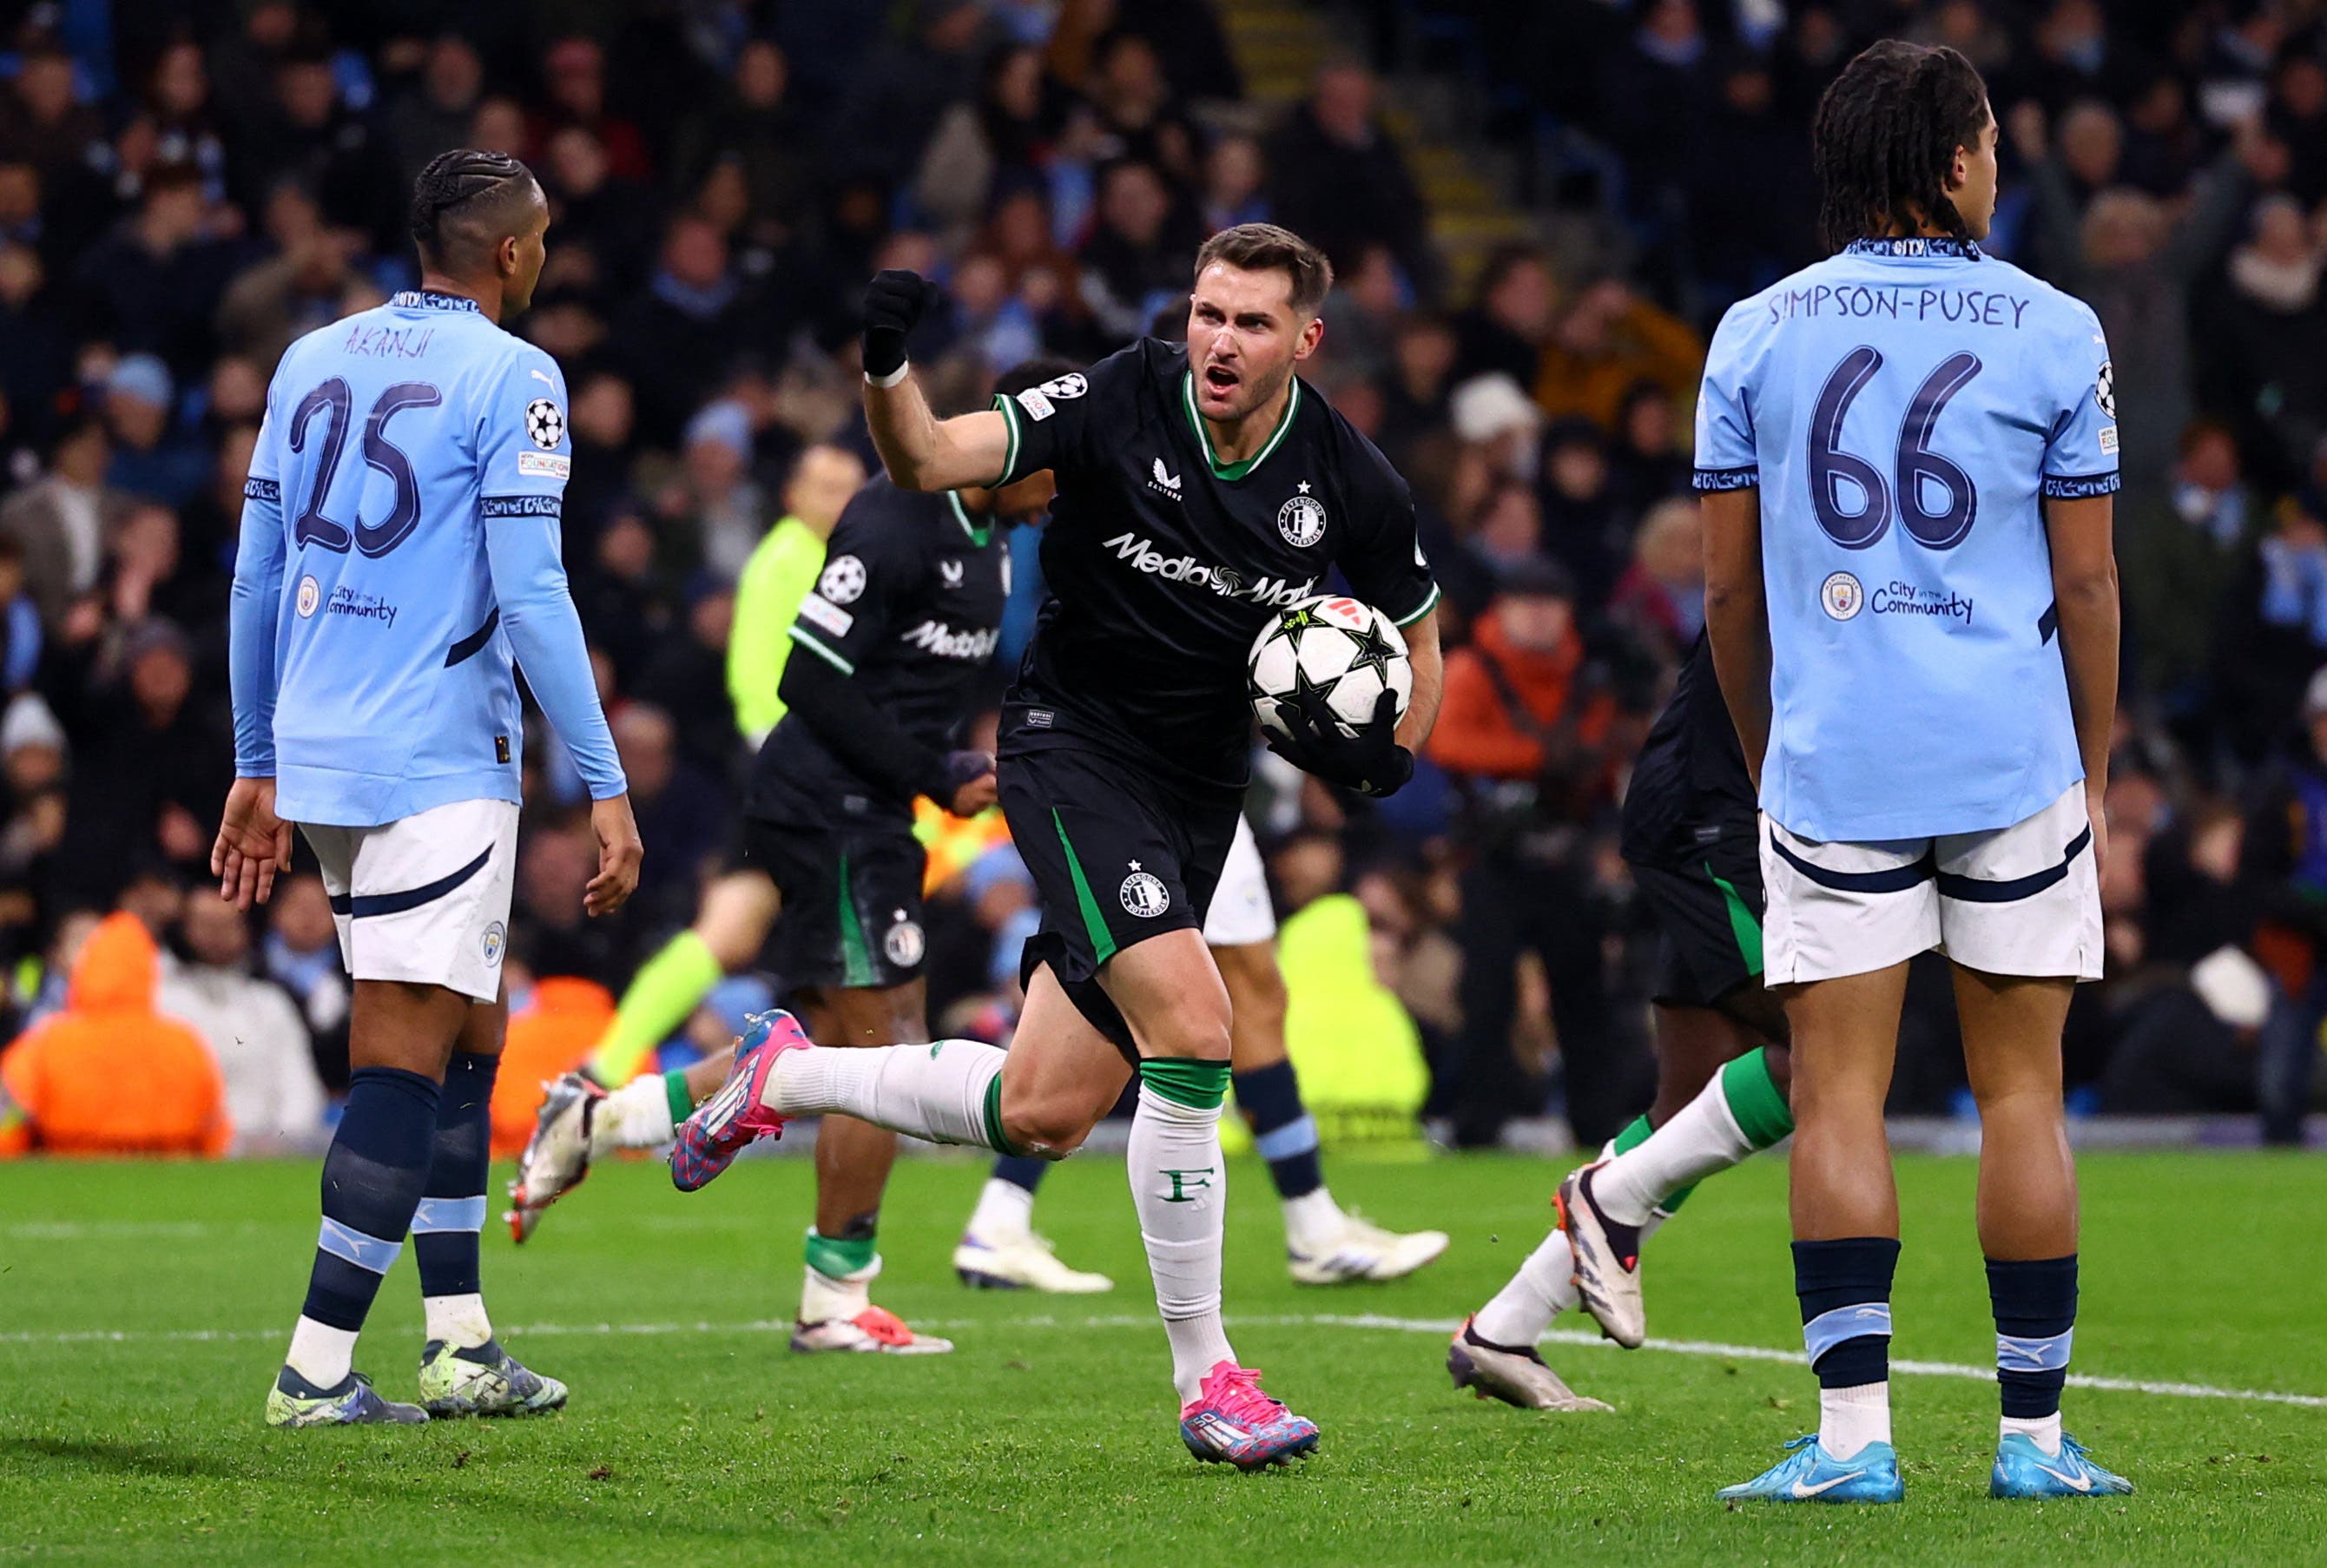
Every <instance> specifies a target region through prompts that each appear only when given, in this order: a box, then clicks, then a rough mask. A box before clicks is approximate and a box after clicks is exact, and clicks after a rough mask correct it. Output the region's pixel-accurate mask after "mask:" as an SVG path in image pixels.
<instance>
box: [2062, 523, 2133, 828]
mask: <svg viewBox="0 0 2327 1568" xmlns="http://www.w3.org/2000/svg"><path fill="white" fill-rule="evenodd" d="M2115 509H2116V498H2115V497H2114V496H2107V495H2098V496H2086V497H2083V498H2081V499H2075V500H2067V499H2049V500H2047V501H2046V502H2045V503H2044V531H2045V533H2046V535H2047V536H2048V537H2049V538H2050V540H2051V547H2052V602H2053V605H2054V607H2055V609H2056V611H2058V613H2059V616H2060V622H2061V624H2060V638H2061V666H2062V667H2063V668H2064V669H2066V670H2067V672H2068V677H2069V711H2070V714H2072V715H2073V716H2074V717H2075V719H2076V722H2077V751H2078V752H2079V754H2080V755H2081V756H2082V757H2083V759H2084V764H2085V799H2086V803H2087V806H2088V808H2089V812H2090V815H2091V817H2092V821H2093V851H2094V859H2095V862H2096V863H2098V862H2099V860H2100V859H2101V858H2102V857H2103V856H2105V855H2106V854H2107V845H2108V827H2107V823H2106V822H2105V821H2104V820H2103V818H2102V814H2101V798H2102V796H2103V795H2104V794H2105V793H2106V792H2107V789H2108V761H2109V738H2110V736H2111V735H2112V734H2113V733H2115V732H2116V729H2117V550H2116V546H2115V544H2114V540H2113V535H2114V532H2115V518H2114V516H2113V514H2114V511H2115Z"/></svg>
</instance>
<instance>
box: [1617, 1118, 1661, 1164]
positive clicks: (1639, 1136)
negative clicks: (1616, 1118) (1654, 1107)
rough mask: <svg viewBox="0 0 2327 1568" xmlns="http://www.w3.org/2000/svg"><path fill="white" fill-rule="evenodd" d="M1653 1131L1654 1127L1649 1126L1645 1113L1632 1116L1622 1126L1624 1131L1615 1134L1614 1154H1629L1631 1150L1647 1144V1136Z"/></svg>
mask: <svg viewBox="0 0 2327 1568" xmlns="http://www.w3.org/2000/svg"><path fill="white" fill-rule="evenodd" d="M1655 1131H1656V1129H1655V1128H1654V1127H1651V1126H1650V1125H1649V1118H1648V1115H1647V1114H1646V1113H1645V1112H1644V1113H1642V1114H1641V1115H1637V1116H1634V1117H1633V1118H1632V1119H1631V1121H1630V1122H1627V1123H1626V1124H1625V1125H1624V1130H1623V1131H1622V1132H1621V1133H1619V1134H1616V1153H1619V1154H1629V1153H1631V1152H1632V1151H1633V1150H1635V1149H1637V1148H1639V1147H1640V1145H1641V1144H1643V1143H1647V1142H1648V1141H1649V1134H1650V1133H1653V1132H1655Z"/></svg>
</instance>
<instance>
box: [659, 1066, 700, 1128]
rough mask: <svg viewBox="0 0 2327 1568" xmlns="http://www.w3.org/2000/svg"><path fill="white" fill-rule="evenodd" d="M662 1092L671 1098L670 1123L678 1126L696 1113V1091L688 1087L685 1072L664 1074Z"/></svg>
mask: <svg viewBox="0 0 2327 1568" xmlns="http://www.w3.org/2000/svg"><path fill="white" fill-rule="evenodd" d="M662 1092H663V1093H664V1094H665V1095H667V1096H668V1097H669V1099H670V1125H672V1126H674V1127H676V1126H677V1125H679V1123H681V1122H683V1121H685V1120H687V1117H689V1116H691V1115H695V1094H694V1091H692V1090H691V1089H689V1088H688V1087H687V1075H686V1074H685V1073H683V1072H667V1073H665V1074H663V1075H662Z"/></svg>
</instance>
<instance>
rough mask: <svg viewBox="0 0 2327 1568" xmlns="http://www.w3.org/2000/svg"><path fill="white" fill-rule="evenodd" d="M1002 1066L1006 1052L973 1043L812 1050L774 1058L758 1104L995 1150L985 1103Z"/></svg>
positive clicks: (782, 1112) (996, 1144)
mask: <svg viewBox="0 0 2327 1568" xmlns="http://www.w3.org/2000/svg"><path fill="white" fill-rule="evenodd" d="M1002 1061H1003V1053H1002V1052H1000V1051H998V1050H995V1048H994V1047H992V1046H990V1045H986V1044H983V1043H981V1042H979V1041H975V1040H940V1041H935V1042H934V1043H932V1044H929V1045H883V1046H861V1047H860V1046H844V1047H839V1048H834V1047H829V1046H809V1047H808V1048H807V1049H806V1050H788V1051H785V1052H784V1053H783V1054H782V1055H780V1056H779V1057H778V1058H777V1059H776V1065H775V1066H774V1068H773V1069H771V1070H770V1071H769V1073H768V1087H766V1089H765V1090H763V1091H762V1093H761V1096H760V1103H761V1104H762V1105H763V1106H767V1107H768V1108H769V1109H770V1110H771V1111H775V1112H777V1113H779V1114H780V1115H787V1116H824V1115H844V1116H855V1118H856V1119H857V1120H859V1121H863V1122H870V1123H872V1124H873V1125H874V1126H876V1127H886V1128H888V1129H889V1130H890V1131H892V1132H896V1133H909V1134H911V1135H912V1136H914V1137H916V1138H927V1139H928V1140H929V1141H930V1142H931V1143H972V1144H975V1145H977V1147H979V1148H981V1149H995V1148H999V1147H1000V1145H999V1142H998V1139H997V1137H996V1135H995V1133H990V1132H988V1130H987V1124H986V1093H987V1087H988V1086H989V1085H991V1084H992V1083H993V1082H994V1080H995V1078H996V1077H997V1076H998V1075H999V1074H1000V1073H1001V1071H1002ZM1002 1152H1003V1153H1031V1152H1032V1151H1027V1150H1003V1151H1002Z"/></svg>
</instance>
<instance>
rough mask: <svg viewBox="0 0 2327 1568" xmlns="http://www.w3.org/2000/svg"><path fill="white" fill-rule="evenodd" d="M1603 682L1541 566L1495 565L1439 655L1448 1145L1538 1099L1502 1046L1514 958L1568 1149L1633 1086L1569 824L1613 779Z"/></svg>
mask: <svg viewBox="0 0 2327 1568" xmlns="http://www.w3.org/2000/svg"><path fill="white" fill-rule="evenodd" d="M1604 688H1605V681H1604V678H1603V677H1602V676H1601V675H1600V673H1599V671H1598V670H1597V669H1596V668H1595V667H1593V666H1591V665H1589V664H1588V663H1587V662H1586V660H1585V656H1584V639H1583V636H1582V634H1581V633H1580V632H1579V631H1578V630H1576V625H1575V587H1574V584H1573V582H1572V581H1571V580H1570V578H1569V577H1568V575H1567V574H1566V572H1565V570H1564V569H1563V568H1561V567H1560V566H1559V565H1556V563H1554V562H1550V561H1547V560H1544V559H1543V558H1541V557H1531V558H1528V559H1525V560H1521V561H1519V562H1516V563H1514V564H1513V565H1509V566H1508V567H1506V568H1505V569H1504V572H1503V574H1502V576H1501V578H1500V582H1499V583H1498V586H1497V590H1496V593H1495V597H1494V599H1493V601H1492V602H1491V603H1490V604H1489V605H1488V607H1487V611H1486V613H1485V614H1483V615H1481V617H1480V618H1479V622H1478V626H1477V629H1476V636H1475V639H1474V640H1473V642H1472V645H1471V646H1470V647H1468V648H1463V649H1456V650H1454V651H1453V652H1452V653H1450V654H1448V655H1447V656H1446V695H1445V702H1444V705H1443V706H1442V707H1441V708H1440V709H1439V712H1438V727H1437V729H1436V731H1435V733H1433V734H1432V735H1431V738H1430V755H1431V756H1432V757H1433V758H1435V760H1436V761H1438V763H1439V765H1440V766H1442V767H1444V769H1446V770H1447V771H1448V772H1450V773H1452V774H1453V775H1454V776H1455V778H1456V780H1457V782H1458V783H1460V784H1461V785H1462V787H1463V791H1464V794H1465V796H1466V807H1465V809H1464V812H1463V822H1462V828H1461V835H1462V838H1463V848H1464V849H1465V851H1466V852H1467V855H1468V866H1467V869H1466V870H1465V871H1464V872H1463V915H1462V919H1461V923H1460V925H1459V927H1458V928H1457V930H1456V932H1455V936H1456V939H1457V941H1458V942H1459V943H1460V945H1461V946H1462V948H1463V954H1464V961H1463V983H1462V1004H1463V1038H1462V1053H1461V1055H1462V1069H1461V1082H1460V1084H1459V1086H1458V1087H1457V1089H1456V1096H1455V1105H1454V1136H1455V1141H1456V1142H1457V1143H1461V1144H1463V1145H1465V1146H1477V1145H1481V1144H1491V1143H1494V1142H1495V1141H1496V1139H1497V1138H1498V1136H1499V1135H1500V1133H1501V1131H1502V1125H1503V1123H1504V1122H1505V1121H1507V1120H1509V1118H1510V1117H1512V1116H1514V1115H1526V1114H1528V1112H1530V1111H1532V1110H1534V1109H1536V1108H1537V1107H1538V1106H1541V1104H1542V1103H1543V1091H1542V1087H1541V1085H1540V1084H1538V1083H1536V1082H1534V1081H1532V1079H1531V1075H1530V1074H1529V1073H1528V1071H1527V1069H1524V1068H1523V1067H1522V1066H1521V1065H1520V1063H1519V1059H1518V1057H1517V1056H1516V1055H1515V1054H1514V1052H1513V1050H1512V1041H1511V1027H1512V1024H1513V1022H1514V1020H1515V1017H1516V1014H1517V1012H1518V1007H1519V968H1518V966H1519V959H1520V957H1521V956H1522V955H1523V954H1526V953H1528V952H1533V953H1535V954H1536V955H1537V956H1538V957H1540V959H1541V961H1542V964H1543V967H1544V974H1545V977H1546V979H1547V980H1548V981H1549V983H1550V988H1551V1019H1552V1025H1553V1027H1554V1029H1555V1030H1556V1032H1557V1035H1558V1039H1559V1050H1560V1055H1561V1057H1562V1059H1563V1060H1564V1061H1565V1067H1566V1081H1567V1112H1568V1119H1569V1121H1570V1123H1571V1124H1572V1125H1574V1127H1575V1136H1576V1140H1577V1142H1579V1143H1584V1144H1586V1145H1587V1146H1588V1145H1590V1144H1593V1143H1599V1142H1600V1141H1602V1140H1603V1138H1605V1137H1607V1136H1609V1135H1610V1134H1613V1133H1614V1132H1615V1131H1616V1130H1617V1128H1618V1127H1619V1126H1621V1125H1622V1123H1623V1121H1624V1119H1625V1118H1626V1117H1627V1116H1629V1115H1631V1114H1632V1112H1633V1111H1635V1110H1637V1109H1638V1108H1639V1106H1635V1105H1634V1104H1632V1101H1633V1099H1634V1098H1635V1097H1638V1095H1639V1093H1640V1091H1641V1090H1642V1089H1643V1088H1644V1087H1646V1079H1645V1076H1644V1073H1643V1067H1644V1063H1643V1062H1641V1061H1639V1060H1634V1059H1630V1057H1628V1055H1627V1053H1626V1052H1625V1050H1623V1047H1622V1044H1621V1041H1619V1040H1618V1038H1617V1035H1616V1033H1615V1031H1613V1030H1612V1029H1611V1027H1610V1013H1609V1007H1608V1000H1607V993H1606V986H1605V983H1604V980H1603V976H1602V974H1601V939H1602V937H1603V924H1604V922H1603V918H1602V914H1601V911H1600V909H1599V907H1598V900H1597V898H1596V896H1595V894H1594V892H1593V878H1592V870H1591V865H1590V856H1589V845H1588V840H1587V838H1586V835H1585V833H1584V823H1585V821H1586V820H1587V819H1588V818H1589V817H1590V816H1591V814H1592V813H1593V811H1595V810H1597V809H1599V808H1600V807H1603V806H1604V805H1605V804H1606V803H1607V801H1608V799H1609V798H1610V796H1611V794H1612V783H1613V779H1614V775H1615V770H1614V767H1613V765H1612V764H1613V762H1614V761H1615V758H1616V755H1617V749H1618V746H1619V743H1620V737H1619V736H1618V734H1617V730H1618V724H1617V718H1618V714H1617V709H1616V704H1615V702H1614V700H1613V699H1612V697H1611V696H1610V695H1609V694H1608V692H1607V691H1606V690H1605V689H1604ZM1638 1055H1639V1053H1638V1052H1637V1051H1634V1052H1631V1057H1637V1056H1638Z"/></svg>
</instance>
